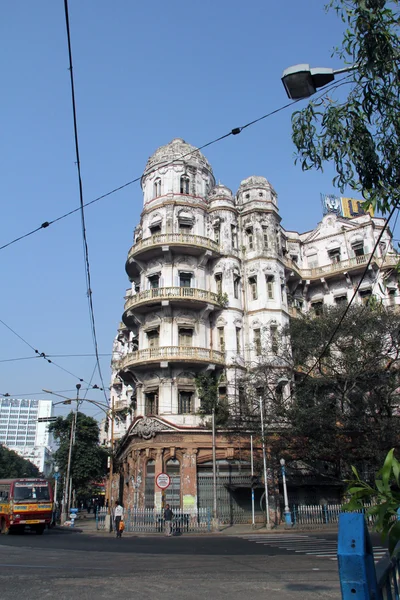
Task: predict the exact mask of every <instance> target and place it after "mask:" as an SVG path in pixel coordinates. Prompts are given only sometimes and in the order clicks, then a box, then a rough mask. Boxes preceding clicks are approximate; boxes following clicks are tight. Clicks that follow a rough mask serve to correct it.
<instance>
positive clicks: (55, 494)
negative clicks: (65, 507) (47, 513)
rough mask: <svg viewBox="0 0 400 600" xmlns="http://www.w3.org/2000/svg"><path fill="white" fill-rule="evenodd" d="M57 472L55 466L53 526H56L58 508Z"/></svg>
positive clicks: (57, 469)
mask: <svg viewBox="0 0 400 600" xmlns="http://www.w3.org/2000/svg"><path fill="white" fill-rule="evenodd" d="M58 471H59V467H58V465H55V466H54V511H53V523H54V525H56V523H57V507H58V500H57V492H58V479H59V477H60V473H59V472H58Z"/></svg>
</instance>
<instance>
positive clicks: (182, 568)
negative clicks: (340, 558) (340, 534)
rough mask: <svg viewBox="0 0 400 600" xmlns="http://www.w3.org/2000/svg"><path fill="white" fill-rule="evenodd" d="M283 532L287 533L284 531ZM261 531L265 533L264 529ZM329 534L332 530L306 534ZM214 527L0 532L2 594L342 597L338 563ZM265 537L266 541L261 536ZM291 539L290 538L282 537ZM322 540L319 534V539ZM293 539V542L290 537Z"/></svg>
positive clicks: (62, 598) (163, 599)
mask: <svg viewBox="0 0 400 600" xmlns="http://www.w3.org/2000/svg"><path fill="white" fill-rule="evenodd" d="M283 535H285V534H283ZM262 537H263V538H265V537H266V536H262ZM321 537H322V538H324V539H325V540H328V541H329V540H330V539H332V540H334V539H335V538H336V536H335V534H331V536H329V534H327V536H321V535H319V536H318V535H315V536H313V535H311V536H308V538H309V540H308V542H309V541H310V540H311V541H312V542H313V543H312V544H311V545H314V541H315V540H316V543H318V538H319V539H321ZM259 542H261V543H257V540H255V541H254V540H253V539H252V538H251V539H245V538H244V537H234V536H227V535H221V534H219V535H218V534H216V535H215V536H211V535H198V536H189V535H184V536H181V537H171V538H165V537H163V536H138V537H133V536H125V537H123V538H122V539H121V540H119V539H115V538H114V537H111V536H110V537H108V536H107V535H103V536H98V535H97V536H96V535H89V534H85V533H76V532H70V531H60V530H52V531H50V532H47V531H46V532H45V534H44V535H43V536H36V535H35V534H29V533H28V534H25V535H10V536H0V565H1V567H0V590H1V592H0V597H1V600H20V599H21V598H24V599H26V600H31V599H32V600H37V599H40V600H44V599H47V598H52V600H53V599H56V600H75V599H78V600H92V599H94V598H95V599H96V600H102V599H106V598H107V600H112V599H114V598H115V599H118V600H128V599H129V600H132V599H134V600H142V599H146V600H186V599H190V600H200V599H201V600H204V599H205V598H206V599H207V600H225V599H228V598H229V600H239V599H240V600H243V598H244V597H245V598H250V597H251V600H261V599H262V600H265V599H268V598H271V600H272V599H274V600H288V599H289V598H291V599H297V598H298V599H299V600H300V599H301V600H304V597H306V598H307V599H308V600H314V599H315V600H317V599H318V600H320V599H321V598H323V599H333V598H335V599H338V598H340V590H339V581H338V576H337V563H336V562H335V561H334V560H331V558H329V557H326V556H325V557H324V556H322V557H318V556H315V555H309V554H304V553H302V552H300V553H299V552H298V551H297V550H298V546H296V544H294V547H293V548H291V547H290V548H289V549H287V548H283V547H279V546H280V545H281V544H280V543H276V542H274V543H272V538H271V542H269V543H263V542H262V541H261V538H260V540H259ZM267 542H268V541H267ZM286 543H287V544H289V538H287V542H286ZM319 543H320V542H319ZM290 545H293V544H292V543H290V544H289V546H290Z"/></svg>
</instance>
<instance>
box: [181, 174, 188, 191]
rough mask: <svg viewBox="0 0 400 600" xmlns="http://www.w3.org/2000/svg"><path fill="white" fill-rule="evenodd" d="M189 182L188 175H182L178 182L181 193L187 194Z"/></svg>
mask: <svg viewBox="0 0 400 600" xmlns="http://www.w3.org/2000/svg"><path fill="white" fill-rule="evenodd" d="M189 184H190V179H189V177H188V176H187V175H182V177H181V182H180V191H181V194H188V193H189Z"/></svg>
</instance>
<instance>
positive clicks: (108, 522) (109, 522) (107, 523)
mask: <svg viewBox="0 0 400 600" xmlns="http://www.w3.org/2000/svg"><path fill="white" fill-rule="evenodd" d="M110 443H111V452H110V469H109V472H108V477H109V480H108V510H107V515H106V521H105V529H106V531H112V519H111V514H112V512H111V511H112V506H111V504H112V478H113V466H114V464H113V459H114V396H112V400H111V439H110Z"/></svg>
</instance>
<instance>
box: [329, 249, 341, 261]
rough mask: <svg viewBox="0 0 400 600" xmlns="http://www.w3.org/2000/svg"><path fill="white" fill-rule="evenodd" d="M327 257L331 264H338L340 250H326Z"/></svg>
mask: <svg viewBox="0 0 400 600" xmlns="http://www.w3.org/2000/svg"><path fill="white" fill-rule="evenodd" d="M328 256H329V258H330V261H331V263H338V262H340V248H333V249H332V250H328Z"/></svg>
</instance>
